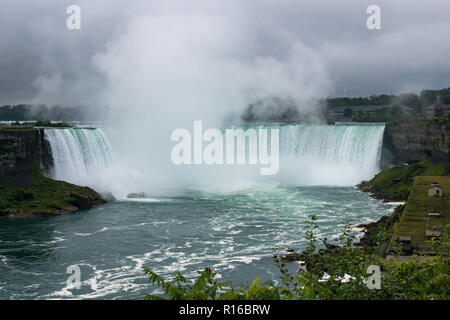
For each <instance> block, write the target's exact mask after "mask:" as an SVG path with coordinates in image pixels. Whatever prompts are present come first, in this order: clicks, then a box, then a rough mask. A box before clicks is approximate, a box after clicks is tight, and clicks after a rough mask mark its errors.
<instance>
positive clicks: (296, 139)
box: [45, 125, 384, 197]
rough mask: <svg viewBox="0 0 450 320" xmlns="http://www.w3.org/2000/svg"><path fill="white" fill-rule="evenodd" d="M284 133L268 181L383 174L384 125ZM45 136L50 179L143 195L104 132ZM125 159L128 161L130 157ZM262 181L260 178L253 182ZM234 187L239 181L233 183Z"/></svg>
mask: <svg viewBox="0 0 450 320" xmlns="http://www.w3.org/2000/svg"><path fill="white" fill-rule="evenodd" d="M280 130H281V131H280V152H281V159H280V171H279V174H278V175H277V176H275V177H269V179H268V180H269V181H270V182H273V179H275V182H282V183H287V184H297V185H335V186H351V185H355V184H357V183H359V182H360V181H362V180H367V179H370V178H371V177H372V176H374V175H375V174H376V173H377V172H378V171H379V162H380V157H381V144H382V138H383V132H384V126H383V125H373V126H372V125H357V126H352V125H350V126H327V125H287V126H281V127H280ZM45 136H46V139H47V140H48V141H49V142H50V146H51V151H52V156H53V162H54V167H53V169H52V171H51V173H50V174H51V177H52V178H54V179H58V180H65V181H68V182H71V183H75V184H80V185H88V186H91V187H93V188H94V189H97V190H98V191H100V192H103V191H111V192H113V194H115V195H116V196H119V197H121V196H126V194H127V193H130V192H139V191H142V190H135V189H133V188H135V187H136V186H135V185H134V184H133V183H134V182H133V181H134V178H133V177H132V176H131V175H130V174H128V173H127V172H128V171H127V170H126V169H121V168H123V166H120V165H117V166H111V164H112V148H111V145H110V143H109V141H108V139H107V137H106V136H105V134H104V133H103V132H102V131H101V130H100V129H46V130H45ZM122 158H124V159H126V155H123V157H122ZM113 168H114V169H113ZM178 169H180V168H178ZM185 170H189V169H188V168H185ZM214 170H222V171H223V170H224V168H215V169H214ZM243 170H247V169H243ZM178 172H179V171H178ZM224 172H226V171H224ZM216 173H217V175H216V176H217V179H216V182H214V185H210V187H220V185H221V182H222V181H220V180H225V179H221V178H220V172H219V171H216ZM222 173H223V172H222ZM244 173H245V172H243V174H244ZM166 174H167V175H170V174H173V173H171V172H167V173H166ZM174 174H176V173H174ZM227 175H228V174H227ZM228 176H230V175H228ZM138 178H139V175H138ZM179 178H181V177H179ZM198 179H200V180H201V179H202V176H201V175H199V176H197V180H198ZM138 180H139V179H136V181H138ZM150 180H151V178H150ZM175 180H176V177H175ZM217 180H219V181H217ZM231 180H233V179H231ZM261 180H262V178H261V177H259V176H257V177H253V178H251V180H249V181H250V182H252V181H253V182H255V181H257V182H258V183H259V182H261ZM146 181H148V183H150V182H151V181H149V179H144V183H145V182H146ZM192 182H193V183H194V182H197V181H194V179H193V180H192ZM263 182H264V180H263ZM235 183H237V184H239V183H241V182H238V179H235ZM250 184H251V183H250ZM143 188H145V186H144V187H143ZM119 189H120V191H119ZM122 189H125V190H122Z"/></svg>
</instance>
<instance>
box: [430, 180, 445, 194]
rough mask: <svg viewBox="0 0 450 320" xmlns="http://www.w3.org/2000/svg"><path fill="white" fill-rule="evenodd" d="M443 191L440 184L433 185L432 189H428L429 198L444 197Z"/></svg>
mask: <svg viewBox="0 0 450 320" xmlns="http://www.w3.org/2000/svg"><path fill="white" fill-rule="evenodd" d="M442 194H443V190H442V188H441V187H440V186H439V184H438V183H432V184H431V187H430V188H428V196H429V197H442Z"/></svg>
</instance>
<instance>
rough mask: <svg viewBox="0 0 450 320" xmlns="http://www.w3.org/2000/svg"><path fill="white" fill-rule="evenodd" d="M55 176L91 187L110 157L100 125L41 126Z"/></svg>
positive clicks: (108, 162)
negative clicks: (44, 127)
mask: <svg viewBox="0 0 450 320" xmlns="http://www.w3.org/2000/svg"><path fill="white" fill-rule="evenodd" d="M45 138H46V139H47V140H48V141H49V142H50V148H51V153H52V157H53V168H52V169H51V172H50V176H51V177H52V178H53V179H56V180H64V181H67V182H71V183H75V184H80V185H89V186H92V187H95V185H96V184H95V181H96V180H98V179H101V175H102V173H103V172H104V171H105V170H106V169H107V168H108V166H109V164H110V163H111V160H112V148H111V145H110V143H109V141H108V139H107V138H106V136H105V134H104V133H103V131H102V130H100V129H72V128H69V129H45Z"/></svg>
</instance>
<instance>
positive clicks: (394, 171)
mask: <svg viewBox="0 0 450 320" xmlns="http://www.w3.org/2000/svg"><path fill="white" fill-rule="evenodd" d="M444 172H445V169H444V167H442V166H440V165H434V164H433V163H431V162H430V161H426V160H423V161H420V162H418V163H415V164H411V165H408V166H401V165H400V166H396V167H393V168H390V169H385V170H383V171H381V172H380V173H378V174H377V175H376V176H375V177H374V178H373V179H372V180H370V181H364V182H362V183H361V185H360V186H361V188H362V189H363V190H364V191H370V192H372V193H374V195H375V196H376V197H377V198H382V199H390V200H406V199H407V198H408V195H409V193H410V191H411V187H412V185H413V183H414V177H416V176H442V175H444Z"/></svg>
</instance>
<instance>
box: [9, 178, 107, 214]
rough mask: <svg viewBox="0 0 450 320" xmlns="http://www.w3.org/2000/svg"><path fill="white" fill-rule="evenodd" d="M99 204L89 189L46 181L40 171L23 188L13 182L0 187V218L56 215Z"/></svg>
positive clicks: (96, 196) (47, 179)
mask: <svg viewBox="0 0 450 320" xmlns="http://www.w3.org/2000/svg"><path fill="white" fill-rule="evenodd" d="M102 203H104V200H103V199H102V198H101V197H100V196H99V195H98V194H97V193H96V192H95V191H93V190H92V189H90V188H88V187H80V186H76V185H73V184H70V183H67V182H63V181H56V180H53V179H50V178H47V177H46V176H44V174H43V173H42V171H41V170H40V169H36V170H35V171H34V172H33V177H32V181H31V183H30V184H28V185H26V186H20V185H17V184H15V183H14V181H13V180H11V181H10V183H9V185H6V186H5V185H4V186H0V215H1V214H8V213H9V214H10V215H22V214H23V215H32V214H44V215H46V214H59V213H63V212H66V211H74V210H77V209H84V208H87V207H89V206H92V205H97V204H102Z"/></svg>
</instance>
